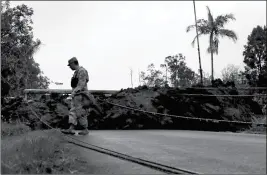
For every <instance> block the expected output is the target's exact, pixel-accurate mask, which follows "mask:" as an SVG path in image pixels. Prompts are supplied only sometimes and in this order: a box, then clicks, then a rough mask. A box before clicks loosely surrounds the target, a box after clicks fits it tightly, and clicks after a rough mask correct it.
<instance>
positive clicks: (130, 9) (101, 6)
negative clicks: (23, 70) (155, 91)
mask: <svg viewBox="0 0 267 175" xmlns="http://www.w3.org/2000/svg"><path fill="white" fill-rule="evenodd" d="M22 3H24V4H26V5H28V6H29V7H32V8H33V10H34V15H33V18H32V19H33V22H34V24H33V28H34V36H35V37H36V38H38V39H40V40H41V41H42V43H43V45H42V46H41V48H40V50H39V51H38V52H37V53H36V55H35V56H34V58H35V61H36V62H37V63H39V64H40V68H41V70H42V71H43V72H44V74H45V75H46V76H48V77H49V78H50V79H51V80H52V81H57V82H62V83H64V84H63V85H62V86H56V85H54V84H51V85H50V88H63V89H70V79H71V77H72V74H73V72H72V71H71V70H70V69H69V67H68V66H67V64H68V59H70V58H71V57H73V56H76V57H77V58H78V60H79V62H80V65H81V66H83V67H84V68H86V69H87V70H88V73H89V77H90V82H89V84H88V87H89V89H94V90H96V89H102V90H103V89H106V90H119V89H121V88H127V87H130V86H131V81H130V68H132V69H133V81H134V86H138V85H139V80H138V79H139V78H138V71H142V70H146V69H147V66H148V65H149V64H150V63H154V64H155V66H156V68H159V65H160V64H161V63H163V62H164V59H165V57H167V56H169V55H175V54H178V53H182V54H183V55H184V56H185V57H186V62H187V65H188V66H189V67H190V68H192V69H193V70H194V71H197V70H198V68H199V64H198V53H197V47H196V46H197V45H196V46H195V48H193V47H192V45H191V42H192V40H193V38H194V36H195V34H196V33H195V31H194V30H193V31H191V32H189V33H186V27H187V26H188V25H191V24H194V9H193V2H192V1H169V2H166V1H154V2H153V1H147V2H142V1H135V2H134V1H110V2H109V1H100V2H94V1H79V2H76V1H57V2H53V1H35V2H34V1H14V2H11V5H12V6H14V5H18V4H22ZM206 6H209V7H210V9H211V12H212V14H213V15H214V16H217V15H221V14H227V13H233V14H234V15H235V18H236V21H233V22H230V23H229V24H227V25H226V26H225V27H226V28H227V29H231V30H234V31H235V32H236V33H237V35H238V41H237V42H236V43H234V42H233V41H232V40H229V39H228V38H223V39H221V40H220V45H219V54H218V55H215V58H214V70H215V77H219V76H221V70H222V69H223V68H224V67H226V66H227V65H228V64H234V65H237V66H240V67H241V68H243V65H244V64H243V55H242V53H243V50H244V45H245V44H246V42H247V36H248V35H249V34H250V33H251V31H252V29H253V28H254V27H256V26H257V25H261V26H263V25H266V1H243V2H242V1H197V2H196V10H197V18H198V19H199V18H205V19H206V18H207V9H206ZM207 47H208V36H204V37H200V49H201V58H202V67H203V70H204V71H205V72H208V73H210V72H211V63H210V55H209V54H208V53H207V52H206V49H207Z"/></svg>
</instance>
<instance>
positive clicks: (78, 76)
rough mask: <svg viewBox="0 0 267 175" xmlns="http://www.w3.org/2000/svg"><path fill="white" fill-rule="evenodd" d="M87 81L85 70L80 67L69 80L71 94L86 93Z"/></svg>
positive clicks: (87, 76)
mask: <svg viewBox="0 0 267 175" xmlns="http://www.w3.org/2000/svg"><path fill="white" fill-rule="evenodd" d="M88 81H89V75H88V72H87V70H86V69H85V68H83V67H80V68H79V69H78V70H76V71H75V72H74V74H73V77H72V79H71V86H72V91H73V93H78V92H84V91H88V88H87V83H88Z"/></svg>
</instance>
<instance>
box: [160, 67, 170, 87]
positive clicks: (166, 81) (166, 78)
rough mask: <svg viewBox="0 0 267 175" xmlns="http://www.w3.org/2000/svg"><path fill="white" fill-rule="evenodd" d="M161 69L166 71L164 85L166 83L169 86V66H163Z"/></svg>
mask: <svg viewBox="0 0 267 175" xmlns="http://www.w3.org/2000/svg"><path fill="white" fill-rule="evenodd" d="M160 67H161V68H164V69H165V75H164V78H165V82H164V83H165V85H168V65H167V64H161V65H160Z"/></svg>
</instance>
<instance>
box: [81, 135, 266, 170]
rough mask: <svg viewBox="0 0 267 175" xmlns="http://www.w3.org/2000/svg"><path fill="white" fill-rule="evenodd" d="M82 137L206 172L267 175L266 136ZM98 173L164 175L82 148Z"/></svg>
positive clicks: (116, 148) (93, 142) (111, 148)
mask: <svg viewBox="0 0 267 175" xmlns="http://www.w3.org/2000/svg"><path fill="white" fill-rule="evenodd" d="M76 138H77V139H79V140H82V141H85V142H87V143H89V144H92V145H97V146H100V147H103V148H107V149H110V150H113V151H117V152H120V153H123V154H127V155H131V156H133V157H138V158H142V159H146V160H150V161H155V162H158V163H161V164H164V165H168V166H172V167H176V168H182V169H186V170H191V171H195V172H199V173H201V174H202V173H203V174H241V173H242V174H266V135H256V134H243V133H228V132H202V131H179V130H123V131H118V130H115V131H111V130H108V131H91V132H90V134H89V135H88V136H77V137H76ZM79 149H80V151H82V154H83V155H84V156H85V157H86V159H87V160H88V162H89V164H90V165H89V166H90V167H92V173H99V174H154V173H157V174H163V173H162V172H157V171H156V170H153V169H150V168H147V167H143V166H141V165H138V164H135V163H131V162H127V161H124V160H120V159H118V158H114V157H111V156H108V155H104V154H101V153H97V152H94V151H91V150H86V149H85V148H79Z"/></svg>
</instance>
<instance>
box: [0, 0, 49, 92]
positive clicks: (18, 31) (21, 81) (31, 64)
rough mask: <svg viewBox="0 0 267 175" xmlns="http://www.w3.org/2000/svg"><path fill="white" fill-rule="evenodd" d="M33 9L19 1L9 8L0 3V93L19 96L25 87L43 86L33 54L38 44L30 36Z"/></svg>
mask: <svg viewBox="0 0 267 175" xmlns="http://www.w3.org/2000/svg"><path fill="white" fill-rule="evenodd" d="M32 15H33V9H32V8H29V7H28V6H26V5H24V4H22V5H18V6H16V7H13V8H11V7H10V2H9V1H5V2H1V25H2V26H1V84H2V87H1V92H2V96H7V95H11V96H16V95H21V93H22V91H23V90H24V89H25V88H47V87H48V86H49V79H48V78H47V77H46V76H44V75H43V72H42V71H41V70H40V67H39V64H38V63H36V62H35V60H34V58H33V56H34V54H35V53H36V52H37V51H38V49H39V48H40V45H41V41H40V40H39V39H34V36H33V27H32V24H33V21H32V19H31V17H32Z"/></svg>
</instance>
